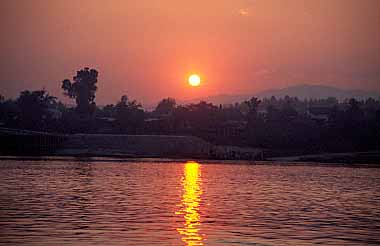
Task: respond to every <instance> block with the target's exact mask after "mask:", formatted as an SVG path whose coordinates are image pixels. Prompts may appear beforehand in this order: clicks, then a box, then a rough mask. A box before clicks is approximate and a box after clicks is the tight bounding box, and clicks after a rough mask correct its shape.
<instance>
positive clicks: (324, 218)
mask: <svg viewBox="0 0 380 246" xmlns="http://www.w3.org/2000/svg"><path fill="white" fill-rule="evenodd" d="M0 243H2V244H8V245H64V244H66V245H314V244H321V245H369V244H373V245H376V244H380V169H375V168H372V169H369V168H347V167H320V166H319V167H318V166H292V165H287V166H283V165H233V164H202V163H196V162H187V163H153V162H151V163H149V162H140V163H136V162H135V163H133V162H125V163H121V162H92V163H90V162H84V161H81V162H75V161H4V160H3V161H0Z"/></svg>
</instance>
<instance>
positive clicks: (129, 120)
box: [0, 67, 380, 163]
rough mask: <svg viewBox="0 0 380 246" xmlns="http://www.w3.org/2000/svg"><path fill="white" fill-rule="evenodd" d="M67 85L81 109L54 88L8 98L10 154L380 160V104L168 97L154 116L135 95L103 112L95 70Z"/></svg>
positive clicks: (1, 114) (2, 149)
mask: <svg viewBox="0 0 380 246" xmlns="http://www.w3.org/2000/svg"><path fill="white" fill-rule="evenodd" d="M60 83H61V88H62V90H63V93H64V95H65V96H67V97H69V98H71V99H73V100H75V104H76V105H75V106H68V105H65V104H63V103H62V102H60V101H59V100H58V99H57V98H56V97H54V96H51V95H49V93H48V92H47V91H46V90H36V91H29V90H25V91H22V92H21V93H20V95H19V97H17V98H16V99H5V98H4V97H3V96H1V95H0V128H1V129H0V154H3V155H8V154H12V153H14V154H16V155H24V156H25V155H30V154H32V155H45V154H49V155H50V154H55V155H68V156H119V157H125V158H134V157H162V158H190V159H191V158H194V159H220V160H224V159H232V160H240V159H243V160H264V159H268V160H270V159H271V158H280V157H281V158H280V159H278V160H280V161H287V160H293V161H320V162H349V163H352V162H379V161H378V160H379V156H378V155H377V154H375V155H373V154H360V153H364V152H369V151H380V98H376V99H375V98H366V99H361V100H358V99H355V98H347V99H345V100H338V99H336V98H333V97H327V98H319V99H317V98H302V99H301V98H297V97H289V96H285V97H282V98H276V97H274V96H272V97H270V98H260V99H259V98H256V97H252V98H250V99H249V100H246V101H243V102H235V103H231V104H228V105H222V104H220V105H214V104H212V103H209V102H205V101H200V102H199V103H190V104H187V105H178V104H177V103H176V100H175V99H173V98H164V99H162V100H161V101H160V102H159V103H158V104H157V106H156V108H155V109H153V110H150V111H148V110H146V109H144V108H143V107H142V105H141V104H140V103H139V102H137V101H136V100H132V99H130V98H129V97H128V96H127V95H122V96H121V98H120V100H119V101H118V102H116V104H109V105H105V106H98V105H96V102H95V98H96V92H97V90H98V71H96V70H95V69H90V68H87V67H86V68H84V69H81V70H79V71H77V73H76V75H75V76H74V77H73V78H72V80H69V79H65V80H63V81H62V82H60ZM324 153H359V154H324ZM289 156H294V157H292V158H290V157H289ZM274 160H275V159H274Z"/></svg>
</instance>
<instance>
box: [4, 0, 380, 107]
mask: <svg viewBox="0 0 380 246" xmlns="http://www.w3.org/2000/svg"><path fill="white" fill-rule="evenodd" d="M379 9H380V1H378V0H194V1H178V0H138V1H137V0H133V1H132V0H107V1H103V0H62V1H60V0H56V1H52V0H17V1H14V0H2V1H1V2H0V14H1V24H0V32H1V35H0V41H1V42H0V54H1V59H0V63H1V64H0V93H1V94H3V95H5V96H15V95H17V93H18V92H19V91H20V90H23V89H40V88H42V87H45V88H46V89H47V90H49V91H50V92H51V94H53V95H56V96H59V97H61V98H62V91H61V89H60V82H61V81H62V80H63V79H65V78H71V77H72V76H73V75H74V73H75V72H76V70H77V69H79V68H81V67H84V66H89V67H93V68H96V69H98V71H99V72H100V78H99V92H98V94H97V102H98V104H104V103H111V102H115V101H116V100H118V99H119V98H120V96H121V95H122V94H127V95H129V96H130V97H132V98H135V99H137V100H139V101H142V102H144V103H151V102H154V101H157V100H159V99H161V98H163V97H167V96H172V97H176V98H180V99H186V98H192V97H199V96H206V95H215V94H237V93H243V94H247V93H248V94H249V93H255V92H257V91H259V90H263V89H268V88H276V87H286V86H289V85H294V84H300V83H302V84H304V83H311V84H326V85H332V86H338V87H341V88H361V89H367V90H372V89H376V90H380V28H379V26H380V11H379ZM192 71H193V72H198V73H200V74H201V75H202V77H203V79H204V80H205V82H204V84H203V85H202V86H201V87H199V88H189V87H188V86H187V85H186V76H187V75H188V74H189V73H190V72H192Z"/></svg>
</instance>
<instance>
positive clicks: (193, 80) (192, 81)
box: [189, 74, 201, 86]
mask: <svg viewBox="0 0 380 246" xmlns="http://www.w3.org/2000/svg"><path fill="white" fill-rule="evenodd" d="M200 84H201V77H199V75H197V74H192V75H191V76H190V77H189V85H191V86H199V85H200Z"/></svg>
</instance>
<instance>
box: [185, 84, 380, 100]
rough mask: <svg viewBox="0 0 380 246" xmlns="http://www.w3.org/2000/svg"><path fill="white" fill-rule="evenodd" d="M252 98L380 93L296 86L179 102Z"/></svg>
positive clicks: (360, 96)
mask: <svg viewBox="0 0 380 246" xmlns="http://www.w3.org/2000/svg"><path fill="white" fill-rule="evenodd" d="M252 96H255V97H258V98H265V97H267V98H270V97H272V96H275V97H285V96H290V97H298V98H299V99H311V98H328V97H335V98H337V99H338V100H344V99H347V98H356V99H366V98H369V97H372V98H379V97H380V91H365V90H347V89H339V88H336V87H332V86H326V85H307V84H302V85H295V86H290V87H286V88H282V89H271V90H265V91H262V92H259V93H252V94H236V95H230V94H221V95H215V96H209V97H205V98H195V99H191V100H187V101H179V103H180V104H187V103H196V102H199V101H202V100H203V101H207V102H212V103H213V104H231V103H235V102H242V101H245V100H247V99H249V98H251V97H252Z"/></svg>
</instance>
